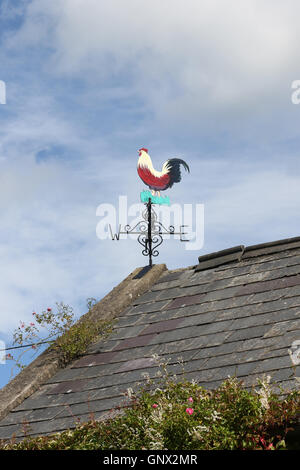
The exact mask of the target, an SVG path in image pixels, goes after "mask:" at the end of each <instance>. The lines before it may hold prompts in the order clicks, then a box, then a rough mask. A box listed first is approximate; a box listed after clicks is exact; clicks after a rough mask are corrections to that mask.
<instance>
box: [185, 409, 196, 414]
mask: <svg viewBox="0 0 300 470" xmlns="http://www.w3.org/2000/svg"><path fill="white" fill-rule="evenodd" d="M185 411H186V412H187V413H188V414H189V415H192V414H193V413H194V410H193V408H187V409H186V410H185Z"/></svg>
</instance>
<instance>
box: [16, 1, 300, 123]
mask: <svg viewBox="0 0 300 470" xmlns="http://www.w3.org/2000/svg"><path fill="white" fill-rule="evenodd" d="M299 12H300V5H299V3H298V2H297V1H296V0H290V1H286V2H280V1H270V0H245V1H243V2H241V3H237V1H236V0H223V1H220V0H218V1H217V0H202V1H201V2H199V1H198V0H190V1H189V2H188V3H186V2H182V1H181V0H165V1H164V2H161V1H158V0H154V1H152V2H148V3H147V2H141V1H140V0H130V1H128V2H124V1H123V0H111V1H110V2H99V1H98V0H65V1H64V2H63V3H62V2H58V1H53V0H51V1H49V0H34V1H33V2H32V3H31V5H30V7H29V9H28V16H27V19H26V22H25V24H24V26H23V28H22V29H21V30H20V32H19V33H18V34H14V36H13V37H12V38H11V39H10V46H11V47H12V46H14V47H18V48H19V47H22V45H23V46H26V47H28V45H32V44H34V43H35V44H41V41H42V43H43V42H44V41H47V43H48V44H51V47H52V48H53V55H52V66H51V69H52V70H51V72H52V73H54V74H58V75H61V74H62V75H65V76H74V75H75V76H76V75H77V76H80V77H81V78H83V79H86V80H87V81H89V80H91V81H92V82H93V83H98V85H99V87H101V85H102V86H104V87H107V86H109V85H108V84H109V83H111V82H115V86H116V87H118V86H119V85H120V84H122V85H124V82H126V83H127V87H128V89H131V90H132V91H133V92H134V93H135V94H136V96H137V97H141V98H142V99H143V101H144V102H145V104H146V105H147V106H148V109H149V111H154V112H155V113H156V116H157V117H158V118H160V119H162V120H163V121H166V120H168V121H170V120H171V121H172V120H174V121H177V120H179V121H181V122H182V121H184V122H189V123H190V125H192V124H193V123H194V124H195V122H194V120H195V119H199V118H202V119H205V118H209V117H210V116H212V115H213V116H214V118H216V115H215V114H213V113H215V112H216V111H218V112H219V113H221V117H222V119H224V118H226V119H228V118H230V117H232V118H234V117H237V116H243V115H244V114H245V113H246V114H249V112H251V111H252V112H253V111H254V110H255V109H259V110H260V111H261V113H262V114H264V113H265V112H266V111H267V110H269V111H270V110H272V109H274V108H277V107H280V106H283V105H284V103H285V104H286V105H287V106H288V105H290V96H289V93H290V84H291V81H292V80H293V79H296V78H297V73H298V62H299V60H298V59H299V53H298V43H299V39H300V32H299V28H298V19H297V18H298V16H299ZM45 34H46V36H45Z"/></svg>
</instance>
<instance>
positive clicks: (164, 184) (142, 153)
mask: <svg viewBox="0 0 300 470" xmlns="http://www.w3.org/2000/svg"><path fill="white" fill-rule="evenodd" d="M181 165H182V166H183V168H184V169H185V170H186V171H188V172H189V171H190V169H189V166H188V164H187V163H186V162H185V161H184V160H181V159H180V158H170V159H169V160H167V161H166V162H165V163H164V164H163V166H162V170H161V171H156V170H155V169H154V168H153V165H152V161H151V158H150V156H149V155H148V149H146V148H141V149H139V159H138V164H137V171H138V174H139V177H140V178H141V180H142V181H143V182H144V183H145V184H146V185H147V186H148V187H149V188H150V189H151V190H152V194H155V193H158V194H160V191H165V190H166V189H168V188H171V187H172V186H173V184H174V183H179V181H181V171H180V166H181Z"/></svg>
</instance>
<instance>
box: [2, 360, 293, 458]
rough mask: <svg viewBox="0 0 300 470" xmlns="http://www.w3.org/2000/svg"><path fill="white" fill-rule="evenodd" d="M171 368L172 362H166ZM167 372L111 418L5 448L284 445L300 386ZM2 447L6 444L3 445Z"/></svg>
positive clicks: (260, 447) (266, 447)
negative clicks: (208, 384) (207, 383)
mask: <svg viewBox="0 0 300 470" xmlns="http://www.w3.org/2000/svg"><path fill="white" fill-rule="evenodd" d="M164 370H165V371H166V368H165V367H164ZM173 379H174V378H171V377H169V376H168V375H164V377H163V378H162V380H161V384H160V383H159V384H158V385H159V387H158V386H157V382H156V383H154V381H152V380H150V379H149V378H148V379H147V380H146V385H145V386H144V387H143V388H140V390H138V392H137V393H134V392H133V390H132V389H130V388H129V389H128V390H127V392H126V400H127V402H126V406H124V407H123V408H122V410H121V413H119V414H117V415H116V416H115V417H111V418H110V419H107V420H106V421H101V422H100V421H96V420H95V419H93V417H92V416H91V420H90V421H89V422H87V423H81V424H78V422H77V424H76V427H75V429H73V430H68V431H64V432H62V433H59V434H55V435H52V436H43V437H38V438H26V439H24V440H23V441H22V442H20V443H18V444H15V443H14V442H13V441H11V442H10V443H6V444H5V443H3V445H2V448H3V449H26V450H28V449H35V450H42V449H43V450H45V449H48V450H52V449H57V450H63V449H84V450H92V449H98V450H107V449H113V450H117V449H127V450H136V449H150V450H152V449H165V450H197V449H200V450H224V449H226V450H278V449H285V448H286V435H287V433H288V431H289V430H290V428H291V426H292V424H293V422H295V420H296V416H297V413H299V411H300V396H299V392H296V391H293V392H289V393H288V394H285V395H282V390H281V391H279V392H280V393H275V392H274V391H272V390H271V388H270V386H269V384H268V380H263V381H260V382H259V388H258V389H255V388H254V387H253V388H252V390H250V391H249V390H246V389H245V388H243V384H242V383H241V382H239V381H238V380H237V379H235V378H228V379H227V380H226V381H224V382H223V383H222V384H221V385H220V386H219V387H218V388H217V389H216V390H214V391H208V390H205V389H204V388H202V387H201V386H199V385H198V384H196V383H194V382H188V381H186V380H183V381H182V382H177V381H176V380H173ZM0 447H1V445H0Z"/></svg>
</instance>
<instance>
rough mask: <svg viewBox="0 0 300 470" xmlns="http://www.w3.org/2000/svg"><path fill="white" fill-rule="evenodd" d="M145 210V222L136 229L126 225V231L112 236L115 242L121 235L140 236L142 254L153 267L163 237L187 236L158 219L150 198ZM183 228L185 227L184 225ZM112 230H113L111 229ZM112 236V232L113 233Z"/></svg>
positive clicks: (142, 221)
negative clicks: (153, 258)
mask: <svg viewBox="0 0 300 470" xmlns="http://www.w3.org/2000/svg"><path fill="white" fill-rule="evenodd" d="M145 206H146V208H145V210H144V211H143V212H142V217H143V220H140V221H139V222H138V223H137V224H135V225H134V227H131V226H130V225H128V224H127V225H125V227H124V230H123V231H121V229H120V230H119V233H118V234H116V235H115V236H113V235H112V239H113V240H119V237H120V234H127V235H128V234H135V235H138V237H137V241H138V242H139V244H140V245H142V247H143V250H142V254H143V255H144V256H148V257H149V266H152V257H156V256H158V255H159V251H158V250H157V248H158V247H159V246H160V245H161V244H162V242H163V237H162V235H180V240H181V241H188V240H183V239H182V238H181V236H182V235H185V233H183V232H182V231H181V230H180V232H175V227H174V226H173V225H170V226H169V228H168V229H167V228H166V227H165V226H164V225H163V224H162V223H161V222H160V221H159V220H158V219H157V214H156V212H155V211H154V209H153V203H152V201H151V199H150V198H149V201H148V202H147V203H145ZM181 227H184V226H183V225H182V226H181ZM110 230H111V228H110ZM111 234H112V232H111Z"/></svg>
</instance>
